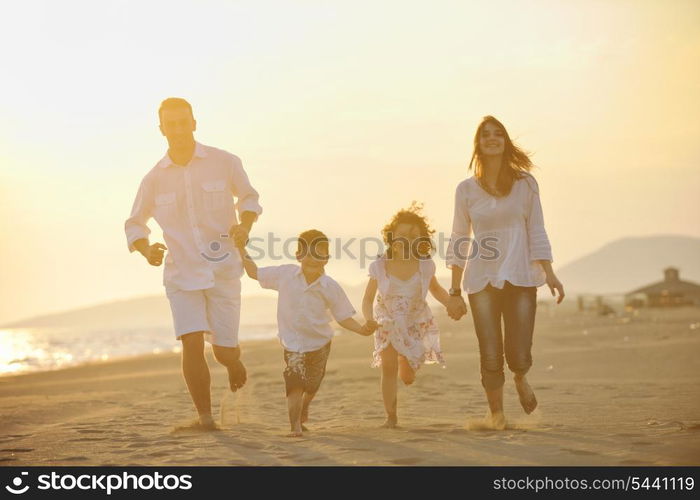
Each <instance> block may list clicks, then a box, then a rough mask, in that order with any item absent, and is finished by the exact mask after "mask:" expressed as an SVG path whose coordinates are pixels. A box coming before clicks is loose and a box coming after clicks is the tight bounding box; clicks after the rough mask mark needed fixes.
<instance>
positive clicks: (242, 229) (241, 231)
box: [228, 224, 250, 249]
mask: <svg viewBox="0 0 700 500" xmlns="http://www.w3.org/2000/svg"><path fill="white" fill-rule="evenodd" d="M249 233H250V229H249V228H248V227H247V226H245V225H243V224H237V225H235V226H231V229H230V230H229V232H228V234H229V235H230V236H232V237H233V242H234V245H235V246H236V248H238V249H244V248H245V246H246V245H247V244H248V236H249Z"/></svg>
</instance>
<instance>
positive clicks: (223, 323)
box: [125, 98, 262, 429]
mask: <svg viewBox="0 0 700 500" xmlns="http://www.w3.org/2000/svg"><path fill="white" fill-rule="evenodd" d="M158 116H159V118H160V131H161V133H162V134H163V135H164V136H165V138H166V139H167V141H168V151H167V152H166V154H165V156H163V158H162V159H161V160H160V161H159V162H158V163H157V164H156V165H155V166H154V167H153V168H152V169H151V170H150V171H149V172H148V173H147V174H146V176H145V177H144V178H143V180H142V181H141V185H140V187H139V190H138V193H137V195H136V199H135V201H134V204H133V207H132V210H131V216H130V217H129V218H128V219H127V220H126V223H125V231H126V237H127V243H128V246H129V251H130V252H134V251H139V252H140V253H141V254H142V255H143V256H144V257H145V258H146V260H147V261H148V263H149V264H150V265H152V266H160V265H161V263H162V262H163V254H164V251H165V250H167V254H166V255H165V268H164V271H163V285H164V286H165V291H166V295H167V297H168V300H169V302H170V309H171V311H172V315H173V322H174V326H175V337H176V338H177V339H179V340H180V341H181V342H182V372H183V375H184V378H185V382H186V384H187V388H188V390H189V392H190V396H191V397H192V402H193V403H194V405H195V407H196V409H197V412H198V413H199V423H200V425H201V426H202V427H204V428H206V429H214V428H216V424H215V423H214V419H213V418H212V413H211V394H210V374H209V367H208V366H207V361H206V358H205V356H204V341H205V340H206V341H207V342H209V343H211V344H212V350H213V353H214V357H215V359H216V360H217V361H218V362H219V363H221V364H222V365H224V366H225V367H226V369H227V370H228V375H229V385H230V388H231V390H232V391H236V390H237V389H239V388H241V387H242V386H243V384H245V381H246V371H245V367H244V366H243V364H242V363H241V361H240V348H239V346H238V325H239V319H240V305H241V295H240V294H241V276H242V275H243V265H242V262H241V260H240V255H239V253H238V251H237V250H236V248H235V245H234V240H235V241H242V242H245V241H246V240H247V238H248V234H249V232H250V230H251V227H252V225H253V222H255V221H256V220H257V218H258V216H259V215H260V214H261V213H262V207H261V206H260V204H259V203H258V192H257V191H256V190H255V189H254V188H253V186H251V184H250V182H249V180H248V176H247V175H246V173H245V171H244V170H243V166H242V164H241V160H240V159H239V158H238V157H237V156H235V155H233V154H231V153H228V152H226V151H223V150H221V149H217V148H213V147H210V146H205V145H203V144H200V143H199V142H196V141H195V139H194V131H195V130H196V127H197V122H196V121H195V119H194V116H193V113H192V107H191V106H190V104H189V103H188V102H187V101H186V100H184V99H180V98H168V99H166V100H164V101H163V102H162V103H161V105H160V109H159V110H158ZM234 196H235V197H236V198H237V201H236V202H235V203H234ZM236 211H238V217H237V216H236ZM151 217H153V218H154V219H155V220H156V222H157V223H158V224H159V225H160V227H161V229H162V230H163V238H164V239H165V243H166V244H165V245H163V244H162V243H153V244H150V243H149V241H148V235H149V234H150V229H149V228H148V226H147V222H148V220H149V219H150V218H151ZM238 218H240V224H239V223H238Z"/></svg>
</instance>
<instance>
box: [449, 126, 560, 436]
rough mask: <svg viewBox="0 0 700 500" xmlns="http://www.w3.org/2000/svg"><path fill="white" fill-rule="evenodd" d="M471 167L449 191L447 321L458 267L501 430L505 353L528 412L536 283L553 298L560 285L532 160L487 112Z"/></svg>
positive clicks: (457, 296)
mask: <svg viewBox="0 0 700 500" xmlns="http://www.w3.org/2000/svg"><path fill="white" fill-rule="evenodd" d="M472 168H474V175H473V176H472V177H469V178H468V179H466V180H464V181H462V182H461V183H460V184H459V185H458V186H457V190H456V193H455V210H454V219H453V226H452V236H451V238H450V244H449V246H448V250H447V267H449V268H451V269H452V288H451V289H450V299H449V302H448V306H447V312H448V314H449V316H450V317H451V318H453V319H459V318H460V317H462V316H463V315H464V314H466V313H467V305H466V303H465V301H464V299H463V298H462V290H461V289H460V283H461V282H462V275H463V273H464V281H463V283H462V284H463V287H464V292H465V293H466V294H467V297H468V300H469V305H470V306H471V309H472V313H473V318H474V329H475V331H476V335H477V338H478V340H479V352H480V358H481V363H480V364H481V384H482V386H483V387H484V389H485V391H486V399H487V400H488V404H489V409H490V412H491V420H492V425H493V426H494V427H495V428H498V429H503V428H505V425H506V422H505V416H504V415H503V384H504V382H505V376H504V373H503V354H504V351H505V359H506V362H507V363H508V368H509V369H510V370H511V371H512V372H513V374H514V381H515V386H516V388H517V391H518V396H519V399H520V404H521V405H522V407H523V409H524V410H525V412H526V413H528V414H529V413H531V412H532V411H533V410H534V409H535V408H536V407H537V399H536V398H535V394H534V392H533V391H532V388H531V387H530V385H529V384H528V382H527V379H526V378H525V374H526V373H527V371H528V370H529V368H530V366H531V365H532V356H531V347H532V334H533V330H534V324H535V310H536V307H537V287H539V286H541V285H543V284H545V283H546V284H547V285H548V286H549V289H550V291H551V293H552V295H553V296H554V295H555V293H554V290H557V292H558V297H557V304H559V303H561V301H562V300H563V299H564V287H563V286H562V284H561V282H560V281H559V280H558V279H557V277H556V275H555V274H554V271H553V270H552V251H551V247H550V244H549V239H548V237H547V233H546V231H545V228H544V218H543V215H542V206H541V204H540V196H539V189H538V185H537V182H536V181H535V178H534V177H533V176H532V175H531V174H530V173H529V171H530V170H531V169H532V168H533V164H532V162H531V161H530V158H529V157H528V155H527V153H525V152H524V151H522V150H520V149H519V148H518V147H517V146H516V145H515V144H513V142H512V141H511V139H510V137H509V136H508V132H507V131H506V129H505V127H504V126H503V124H502V123H501V122H499V121H498V120H497V119H496V118H494V117H493V116H485V117H484V118H483V120H482V121H481V124H480V125H479V127H478V128H477V131H476V135H475V137H474V153H473V154H472V158H471V161H470V163H469V169H470V170H471V169H472ZM472 230H473V232H474V238H473V240H471V241H470V239H469V236H470V233H471V232H472ZM465 264H466V266H465ZM501 318H503V324H504V329H503V330H504V331H503V332H502V331H501Z"/></svg>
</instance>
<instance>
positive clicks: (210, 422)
mask: <svg viewBox="0 0 700 500" xmlns="http://www.w3.org/2000/svg"><path fill="white" fill-rule="evenodd" d="M199 426H200V427H201V428H202V429H204V430H207V431H215V430H218V429H219V426H218V425H216V422H215V421H214V417H212V416H211V415H209V414H206V413H203V414H201V415H200V416H199Z"/></svg>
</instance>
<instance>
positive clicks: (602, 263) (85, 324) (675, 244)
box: [2, 236, 700, 328]
mask: <svg viewBox="0 0 700 500" xmlns="http://www.w3.org/2000/svg"><path fill="white" fill-rule="evenodd" d="M668 266H674V267H677V268H679V270H680V278H681V279H683V280H687V281H695V282H697V283H700V238H692V237H688V236H649V237H629V238H622V239H619V240H616V241H613V242H611V243H608V244H606V245H604V246H603V247H602V248H600V249H599V250H596V251H595V252H593V253H591V254H589V255H586V256H584V257H581V258H580V259H577V260H575V261H573V262H571V263H569V264H567V265H565V266H563V267H561V268H557V269H556V271H557V276H559V278H560V279H561V280H562V282H563V283H564V285H565V288H566V291H567V293H568V294H569V295H570V296H571V295H573V294H577V293H594V294H616V293H625V292H628V291H631V290H633V289H635V288H639V287H641V286H644V285H647V284H650V283H654V282H656V281H660V280H661V279H663V269H664V268H665V267H668ZM442 281H443V286H444V285H447V281H445V280H444V279H443V280H442ZM343 288H344V289H345V291H346V293H347V294H348V297H349V298H350V300H351V302H352V303H353V305H354V306H355V308H356V309H357V317H358V318H361V317H362V312H361V308H362V295H363V293H364V285H363V284H360V285H354V286H348V285H343ZM543 296H544V294H543ZM430 303H431V304H432V305H437V304H436V302H434V301H433V300H431V301H430ZM438 307H439V306H438ZM275 310H276V297H275V296H244V297H243V309H242V311H241V324H242V325H262V324H269V325H274V324H275V323H276V312H275ZM434 310H435V309H434ZM106 326H108V327H110V328H149V327H171V326H172V320H171V317H170V307H169V306H168V301H167V298H166V297H165V295H153V296H146V297H136V298H133V299H127V300H120V301H115V302H109V303H106V304H98V305H95V306H91V307H85V308H80V309H75V310H71V311H66V312H62V313H56V314H49V315H44V316H36V317H33V318H28V319H25V320H21V321H16V322H14V323H11V324H7V325H3V326H2V328H21V327H75V328H103V327H106Z"/></svg>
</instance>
